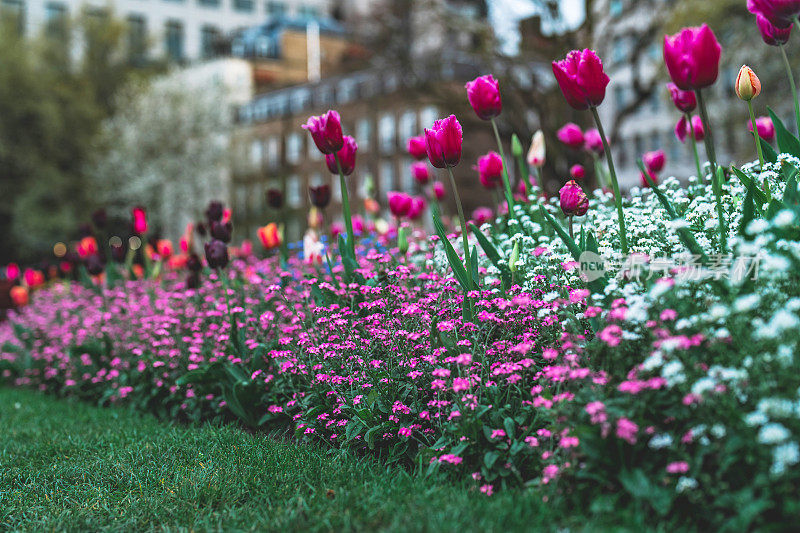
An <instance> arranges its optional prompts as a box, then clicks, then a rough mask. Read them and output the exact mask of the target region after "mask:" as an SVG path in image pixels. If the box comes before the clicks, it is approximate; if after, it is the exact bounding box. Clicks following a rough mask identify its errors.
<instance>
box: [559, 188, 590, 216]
mask: <svg viewBox="0 0 800 533" xmlns="http://www.w3.org/2000/svg"><path fill="white" fill-rule="evenodd" d="M558 196H559V200H560V201H561V211H563V212H564V215H566V216H568V217H569V216H573V215H575V216H579V217H580V216H583V215H585V214H586V211H588V210H589V197H588V196H586V193H585V192H583V189H581V187H580V185H578V184H577V183H576V182H575V180H569V181H568V182H567V183H566V184H565V185H564V186H563V187H561V190H559V191H558Z"/></svg>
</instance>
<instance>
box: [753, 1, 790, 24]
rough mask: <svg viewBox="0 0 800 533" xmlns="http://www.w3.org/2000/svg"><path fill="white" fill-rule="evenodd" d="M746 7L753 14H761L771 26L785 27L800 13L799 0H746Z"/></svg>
mask: <svg viewBox="0 0 800 533" xmlns="http://www.w3.org/2000/svg"><path fill="white" fill-rule="evenodd" d="M747 9H748V10H749V11H750V13H753V14H754V15H759V14H760V15H762V16H763V17H764V18H766V19H767V20H768V21H769V22H770V24H772V25H773V26H776V27H777V28H780V29H785V28H788V27H790V26H791V25H792V22H794V18H795V17H797V16H798V15H800V0H747Z"/></svg>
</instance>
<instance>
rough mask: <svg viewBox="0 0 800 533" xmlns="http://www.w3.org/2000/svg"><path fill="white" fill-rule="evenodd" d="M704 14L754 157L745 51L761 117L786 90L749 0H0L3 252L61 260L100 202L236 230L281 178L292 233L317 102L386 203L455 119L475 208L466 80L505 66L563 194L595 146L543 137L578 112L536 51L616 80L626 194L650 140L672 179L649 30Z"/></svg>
mask: <svg viewBox="0 0 800 533" xmlns="http://www.w3.org/2000/svg"><path fill="white" fill-rule="evenodd" d="M702 21H706V22H708V23H709V25H710V26H711V27H712V28H713V29H714V30H715V32H716V33H717V35H718V37H719V38H720V40H721V42H722V44H723V59H722V60H723V68H722V73H721V76H720V83H718V84H717V85H716V86H715V87H714V91H715V94H714V98H713V102H712V107H713V108H714V109H715V112H714V113H713V114H714V117H716V118H715V120H716V121H717V122H719V123H720V124H719V127H721V126H723V125H724V126H725V128H724V129H720V130H719V131H720V132H723V131H724V132H725V133H724V135H721V136H720V138H718V139H717V144H718V145H719V147H718V152H721V153H722V155H721V156H720V159H721V162H723V163H726V162H728V161H730V160H742V159H752V158H753V157H754V154H752V153H751V152H752V149H751V148H752V146H751V140H752V139H751V137H749V136H748V134H747V130H746V124H747V122H746V119H747V114H746V109H745V108H744V106H741V105H735V101H734V99H735V95H734V92H733V82H734V79H735V77H736V73H737V72H738V69H739V66H740V65H741V64H742V63H744V62H746V63H748V64H750V65H752V66H754V68H756V69H757V71H758V73H759V76H760V77H761V79H762V80H764V94H765V96H766V98H762V99H760V100H758V101H756V102H754V103H755V104H756V106H757V107H758V109H757V112H758V113H759V114H763V113H764V109H763V108H762V107H761V106H766V105H767V103H772V104H775V103H776V102H777V100H778V98H770V95H783V94H786V93H787V91H788V85H787V84H786V81H785V76H784V75H783V74H782V72H783V71H782V65H781V63H780V58H779V56H778V54H775V53H770V50H768V47H767V46H765V45H764V44H763V42H762V41H761V39H760V37H759V35H758V31H757V29H756V28H755V24H753V18H752V15H750V14H749V13H748V12H747V10H746V6H745V2H744V0H705V1H702V2H698V1H696V0H560V1H559V0H283V1H277V0H114V1H110V2H106V1H84V0H0V194H2V200H1V201H0V264H6V263H8V262H11V261H16V262H20V263H32V262H36V261H41V260H42V258H51V260H55V259H56V255H58V253H61V252H63V250H64V249H65V248H64V245H63V244H62V245H61V246H56V244H57V243H67V244H69V243H70V242H72V241H75V240H77V239H78V238H79V237H80V226H81V224H82V223H85V222H88V221H89V220H90V219H91V214H92V213H94V212H96V211H97V210H98V209H104V210H105V213H106V214H107V217H108V220H109V224H110V225H109V228H111V229H110V230H109V234H118V235H121V236H122V237H123V238H125V235H126V232H128V231H129V230H128V228H127V225H128V224H129V218H130V215H129V213H130V207H131V206H132V205H143V206H147V208H148V210H149V215H150V220H151V224H152V227H153V228H154V229H155V231H156V232H158V233H160V234H162V235H163V236H164V237H167V238H172V239H177V237H178V236H179V235H180V234H181V232H183V230H184V227H185V226H186V224H187V223H190V222H193V221H196V220H198V219H200V218H201V217H202V212H203V209H205V207H206V205H207V204H208V201H209V200H211V199H218V200H221V201H223V202H224V203H225V204H226V205H228V206H231V207H232V211H233V222H234V227H235V228H236V233H237V236H238V237H237V238H239V239H243V238H251V239H252V238H254V237H255V231H256V228H257V227H259V226H263V225H264V224H266V223H268V222H270V221H271V220H272V219H274V218H275V217H276V214H275V213H274V211H271V210H270V208H269V205H268V203H267V198H266V191H267V190H268V189H269V188H279V189H281V190H282V191H283V192H284V196H285V199H286V203H287V207H288V209H289V211H290V213H292V214H293V216H290V217H289V220H288V221H287V228H286V231H287V237H288V239H298V238H299V237H300V236H301V235H302V232H303V230H304V227H305V226H304V224H305V222H304V221H305V216H306V215H305V214H306V213H307V211H308V206H309V198H308V186H309V185H315V184H319V183H328V182H329V183H335V182H331V181H330V180H331V176H330V174H329V173H328V171H327V169H326V167H325V164H324V161H323V160H322V158H321V156H320V155H319V153H318V151H317V150H316V149H315V147H314V145H313V142H311V140H310V138H309V137H308V136H307V134H306V133H305V132H304V131H303V130H302V129H301V128H300V125H301V124H303V123H304V122H305V121H306V119H307V117H308V116H310V115H314V114H319V113H321V112H324V111H326V110H327V109H337V110H338V111H339V112H340V113H341V116H342V120H343V125H344V129H345V132H347V133H349V134H351V135H353V136H355V137H356V139H357V141H358V143H359V152H358V162H357V168H356V172H355V173H354V175H353V176H352V178H351V179H352V180H353V181H352V190H357V191H358V194H356V195H355V196H356V198H355V199H353V200H351V201H354V202H358V201H361V200H364V199H365V197H367V196H372V197H374V198H375V199H376V200H377V201H378V202H379V203H380V205H381V206H382V207H383V208H385V207H386V201H385V198H386V192H387V191H389V190H405V191H408V192H414V191H415V189H416V188H417V187H419V185H418V184H417V183H416V182H415V181H414V179H413V177H412V175H411V173H410V171H409V166H410V164H411V163H412V159H411V157H410V156H409V154H408V153H407V151H406V140H407V138H409V137H411V136H415V135H419V134H421V133H422V130H423V128H425V127H428V126H430V124H431V123H432V122H433V121H434V120H435V119H437V118H439V117H443V116H447V115H449V114H451V113H455V114H456V115H457V116H458V117H459V119H460V120H461V121H462V123H463V124H464V130H465V148H464V155H463V160H462V163H461V164H460V165H459V167H457V168H456V169H455V170H456V177H457V179H458V180H459V188H460V190H461V191H462V197H463V199H464V201H465V203H466V207H467V210H468V211H469V212H471V211H472V209H474V208H477V207H479V206H481V205H486V204H487V200H486V198H485V197H486V192H485V190H484V189H483V188H482V187H481V185H480V183H479V182H478V179H477V173H476V172H475V171H474V170H473V169H472V166H473V165H474V164H475V162H476V160H477V158H478V157H479V156H480V155H482V154H484V153H485V152H487V151H488V150H490V149H491V148H492V143H493V140H492V137H491V130H490V129H488V128H487V127H486V124H485V123H482V121H479V120H478V119H477V118H476V117H475V116H474V114H473V113H472V112H471V110H470V109H469V107H468V103H467V100H466V98H465V97H464V94H465V91H464V82H465V81H467V80H470V79H472V78H474V77H475V76H477V75H480V74H485V73H493V74H494V75H495V76H496V77H498V78H499V79H500V86H501V91H502V95H503V104H504V110H503V113H502V115H501V117H500V125H501V134H502V135H503V137H504V139H510V137H511V134H512V133H516V134H517V135H519V137H520V138H521V139H522V140H523V144H525V145H526V146H525V150H526V151H527V144H528V143H529V142H530V139H531V136H532V134H533V133H534V132H535V131H536V130H539V129H541V130H543V131H544V132H545V135H546V139H547V147H548V149H547V163H546V166H545V167H544V169H543V178H542V183H540V185H541V186H542V187H543V188H544V189H545V190H546V191H549V192H553V191H556V190H558V188H559V187H560V186H561V185H563V183H564V181H566V180H567V179H568V176H569V169H570V167H572V166H573V165H575V164H583V165H585V166H586V168H587V169H589V175H588V176H587V178H586V179H587V181H589V182H590V183H591V182H592V180H593V176H592V175H591V174H592V172H591V169H592V160H591V156H590V155H589V154H587V153H586V152H585V151H573V150H570V149H569V148H567V147H565V146H563V145H562V144H561V143H559V142H558V140H557V139H556V136H555V132H556V131H557V130H558V128H560V127H561V126H562V125H563V124H564V123H566V122H576V123H578V124H579V125H581V126H589V123H588V121H589V120H590V118H591V117H590V115H589V114H588V113H576V112H575V111H573V110H571V109H570V108H569V107H568V106H567V104H566V102H565V101H564V99H563V97H562V96H561V94H560V93H559V90H558V88H557V86H556V85H555V83H554V79H553V75H552V71H551V65H550V62H551V61H552V60H553V59H556V58H560V57H563V55H564V54H565V53H566V52H567V51H568V50H571V49H573V48H579V47H592V48H594V49H596V50H597V51H598V53H599V55H600V57H601V58H602V59H603V60H604V63H605V66H606V71H607V72H608V74H609V75H610V76H611V79H612V81H611V85H610V86H609V88H608V94H607V98H606V101H605V102H604V104H603V106H602V107H601V113H602V115H603V120H604V122H605V123H606V124H607V128H608V129H609V130H610V131H609V134H610V138H611V144H612V149H613V151H614V156H615V158H616V160H617V162H618V166H619V167H620V174H621V181H622V184H623V188H627V187H631V186H636V185H638V183H639V172H638V170H637V168H636V161H637V160H638V159H639V158H640V157H641V155H642V154H643V153H644V152H646V151H649V150H654V149H663V150H664V151H665V152H666V154H667V161H668V163H667V168H666V171H665V174H675V175H678V176H680V177H682V178H685V177H688V176H689V175H690V174H691V173H692V171H693V169H694V162H693V159H692V156H691V153H690V152H689V150H688V146H685V145H682V144H681V143H680V142H679V141H678V140H677V139H676V138H675V136H674V134H673V129H674V127H675V123H676V121H677V120H678V118H679V114H678V112H677V111H676V110H675V109H674V108H673V107H672V106H671V105H670V104H669V98H668V92H667V90H666V85H665V84H666V81H667V76H666V73H665V70H664V67H663V61H662V57H661V43H662V40H663V35H664V33H666V32H673V31H675V30H676V29H678V28H680V27H681V26H684V25H696V24H699V23H700V22H702ZM783 100H785V101H788V100H789V99H783ZM781 111H782V112H788V113H790V112H791V111H790V110H786V109H781ZM508 148H510V147H508ZM701 156H702V154H701ZM333 191H334V198H333V204H334V207H333V208H332V209H330V210H329V212H331V213H338V210H337V209H336V207H335V204H336V203H337V201H338V200H339V197H338V195H337V194H336V193H337V192H338V187H333ZM489 203H490V205H493V204H494V202H493V199H492V201H491V202H489Z"/></svg>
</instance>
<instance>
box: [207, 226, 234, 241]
mask: <svg viewBox="0 0 800 533" xmlns="http://www.w3.org/2000/svg"><path fill="white" fill-rule="evenodd" d="M231 233H233V225H232V224H231V223H230V222H226V223H224V224H223V223H222V222H212V224H211V237H212V238H214V239H217V240H219V241H222V242H224V243H229V242H231Z"/></svg>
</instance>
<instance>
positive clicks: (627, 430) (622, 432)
mask: <svg viewBox="0 0 800 533" xmlns="http://www.w3.org/2000/svg"><path fill="white" fill-rule="evenodd" d="M638 431H639V426H637V425H636V424H635V423H634V422H632V421H631V420H628V419H627V418H620V419H619V420H617V437H619V438H620V439H622V440H624V441H626V442H628V444H636V433H638Z"/></svg>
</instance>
